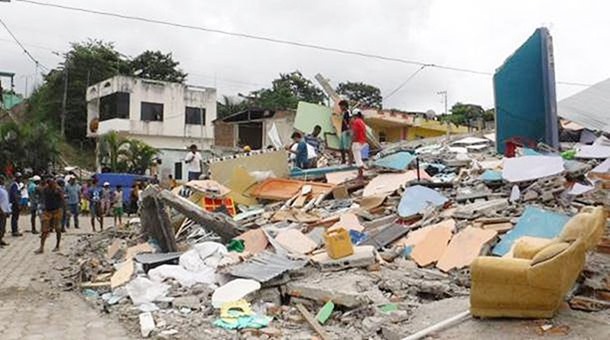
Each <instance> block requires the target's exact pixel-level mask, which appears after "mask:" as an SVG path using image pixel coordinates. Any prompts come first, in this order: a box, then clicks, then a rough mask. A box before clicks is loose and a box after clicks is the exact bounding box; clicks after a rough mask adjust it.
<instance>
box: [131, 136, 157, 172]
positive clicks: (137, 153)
mask: <svg viewBox="0 0 610 340" xmlns="http://www.w3.org/2000/svg"><path fill="white" fill-rule="evenodd" d="M127 145H128V148H127V155H128V160H127V162H128V164H129V170H128V171H129V172H131V173H136V174H140V175H143V174H144V173H145V172H146V170H147V169H148V168H149V167H150V165H151V164H152V161H153V159H154V158H155V157H157V155H159V150H157V149H155V148H153V147H152V146H150V145H148V144H146V143H144V142H142V141H140V140H137V139H129V140H128V142H127Z"/></svg>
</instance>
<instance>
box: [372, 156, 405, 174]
mask: <svg viewBox="0 0 610 340" xmlns="http://www.w3.org/2000/svg"><path fill="white" fill-rule="evenodd" d="M414 159H415V156H414V155H413V154H411V153H410V152H407V151H399V152H396V153H393V154H391V155H387V156H384V157H382V158H379V159H377V160H375V161H374V162H373V166H376V167H379V168H386V169H391V170H398V171H404V170H406V169H407V167H408V166H409V164H411V163H412V162H413V160H414Z"/></svg>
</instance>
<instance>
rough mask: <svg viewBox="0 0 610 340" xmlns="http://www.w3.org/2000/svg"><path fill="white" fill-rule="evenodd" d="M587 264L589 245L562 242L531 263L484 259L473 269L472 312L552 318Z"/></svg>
mask: <svg viewBox="0 0 610 340" xmlns="http://www.w3.org/2000/svg"><path fill="white" fill-rule="evenodd" d="M584 263H585V242H584V240H582V239H580V238H579V239H577V240H576V241H574V242H572V243H571V244H570V243H567V242H558V243H554V244H550V245H548V246H546V247H545V248H543V249H541V250H540V251H539V252H538V253H536V255H535V256H534V257H533V259H531V260H527V259H511V258H498V257H491V256H480V257H478V258H476V259H475V260H474V261H473V262H472V264H471V266H470V272H471V289H470V312H471V313H472V315H474V316H478V317H515V318H550V317H552V316H553V315H555V312H557V310H558V309H559V307H560V306H561V303H562V302H563V299H564V297H565V295H566V294H567V292H568V291H569V290H570V289H571V288H572V285H573V284H574V282H575V281H576V279H577V278H578V276H579V275H580V272H581V271H582V269H583V266H584Z"/></svg>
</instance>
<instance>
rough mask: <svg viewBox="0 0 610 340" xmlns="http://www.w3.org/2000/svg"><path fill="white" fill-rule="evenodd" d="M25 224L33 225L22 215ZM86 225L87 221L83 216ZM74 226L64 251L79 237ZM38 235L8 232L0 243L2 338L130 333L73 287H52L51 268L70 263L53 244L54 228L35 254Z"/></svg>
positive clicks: (123, 335) (118, 336)
mask: <svg viewBox="0 0 610 340" xmlns="http://www.w3.org/2000/svg"><path fill="white" fill-rule="evenodd" d="M20 220H21V221H20V222H21V223H20V224H21V225H22V227H21V230H22V231H24V230H29V229H30V228H29V227H25V226H26V224H27V223H26V218H25V216H22V218H21V219H20ZM81 221H82V225H83V226H85V228H84V230H85V231H87V232H89V231H90V230H89V223H88V222H87V221H85V219H82V220H81ZM76 238H77V237H76V235H75V234H74V230H73V229H72V230H70V231H69V233H68V235H65V237H64V238H63V240H62V242H63V244H62V251H66V250H67V249H70V245H71V244H73V243H74V242H75V241H76ZM39 240H40V239H39V237H38V235H32V234H30V233H29V232H28V233H24V236H23V237H12V236H10V233H9V235H8V236H5V241H6V242H8V243H10V245H9V246H8V247H5V248H2V249H0V339H2V340H12V339H21V340H26V339H32V340H33V339H90V340H93V339H129V338H130V336H129V335H128V332H127V331H126V330H125V328H124V327H123V326H122V325H121V324H120V323H119V322H118V321H116V320H113V319H110V318H109V317H108V316H104V315H102V314H100V313H98V312H97V311H96V310H95V309H93V308H92V307H91V306H90V305H89V304H87V302H86V301H84V300H83V298H82V297H80V296H79V295H78V294H77V293H75V292H64V291H61V290H60V289H57V288H53V287H54V285H53V284H52V283H51V282H49V277H52V276H53V275H51V274H53V273H51V272H52V271H54V270H56V268H61V267H60V266H62V265H65V263H67V259H66V257H65V256H64V255H63V254H62V251H60V252H59V253H52V252H51V251H50V250H51V249H52V248H53V247H54V245H55V237H54V234H51V237H50V238H49V240H48V241H47V245H46V248H47V249H46V250H45V251H46V252H45V254H43V255H34V250H35V249H37V247H38V244H39Z"/></svg>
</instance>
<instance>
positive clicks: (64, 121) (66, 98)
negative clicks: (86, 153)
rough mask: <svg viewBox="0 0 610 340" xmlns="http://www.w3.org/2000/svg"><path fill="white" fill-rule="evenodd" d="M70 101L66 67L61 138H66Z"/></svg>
mask: <svg viewBox="0 0 610 340" xmlns="http://www.w3.org/2000/svg"><path fill="white" fill-rule="evenodd" d="M67 101H68V67H67V65H66V66H65V67H64V96H63V98H62V100H61V130H60V131H61V136H62V137H65V136H66V103H67Z"/></svg>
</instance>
